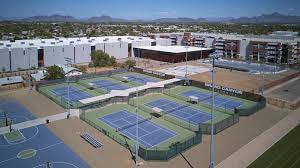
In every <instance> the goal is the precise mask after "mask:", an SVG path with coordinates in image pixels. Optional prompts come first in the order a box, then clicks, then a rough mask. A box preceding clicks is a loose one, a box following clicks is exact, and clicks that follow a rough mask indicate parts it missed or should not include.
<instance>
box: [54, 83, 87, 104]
mask: <svg viewBox="0 0 300 168" xmlns="http://www.w3.org/2000/svg"><path fill="white" fill-rule="evenodd" d="M68 90H69V89H68V86H63V87H58V88H53V89H51V91H52V93H53V94H54V95H55V96H60V97H62V98H63V99H64V100H66V101H68ZM90 97H92V96H91V95H90V94H88V93H87V92H84V91H82V90H79V89H78V88H76V87H74V86H70V101H71V102H78V101H79V100H81V99H86V98H90Z"/></svg>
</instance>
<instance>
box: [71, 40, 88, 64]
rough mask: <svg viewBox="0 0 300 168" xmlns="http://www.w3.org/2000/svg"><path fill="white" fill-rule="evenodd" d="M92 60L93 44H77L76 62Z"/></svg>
mask: <svg viewBox="0 0 300 168" xmlns="http://www.w3.org/2000/svg"><path fill="white" fill-rule="evenodd" d="M89 62H91V45H90V44H78V45H75V63H89Z"/></svg>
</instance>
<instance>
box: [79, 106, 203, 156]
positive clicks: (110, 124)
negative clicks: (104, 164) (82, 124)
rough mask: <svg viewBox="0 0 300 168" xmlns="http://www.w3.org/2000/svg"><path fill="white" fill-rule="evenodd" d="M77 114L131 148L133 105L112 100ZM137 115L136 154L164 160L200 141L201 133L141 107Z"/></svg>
mask: <svg viewBox="0 0 300 168" xmlns="http://www.w3.org/2000/svg"><path fill="white" fill-rule="evenodd" d="M81 118H82V119H83V120H85V121H86V122H87V123H88V124H90V125H91V126H93V127H95V128H96V129H98V130H99V131H101V132H103V133H104V134H105V135H107V136H109V137H110V138H112V139H113V140H115V141H116V142H118V143H119V144H121V145H123V146H125V147H127V148H129V149H131V150H132V151H134V149H135V144H136V139H137V138H136V137H137V136H136V132H135V128H136V122H135V121H136V120H135V119H136V113H135V107H133V106H130V105H126V104H114V105H110V106H105V107H103V108H101V109H98V110H96V111H92V112H87V113H83V114H82V116H81ZM138 119H139V120H140V121H141V122H137V123H138V126H139V133H138V140H139V142H140V149H139V155H140V156H141V157H142V158H143V159H145V160H168V159H169V158H171V157H174V156H175V155H177V154H178V153H179V152H181V151H183V150H185V149H188V148H189V147H192V146H194V145H196V144H198V143H200V142H201V133H198V134H196V133H195V132H192V131H189V130H187V129H184V128H182V127H179V126H177V125H175V124H172V123H170V122H166V121H165V120H163V119H162V118H156V117H153V116H151V115H150V114H148V113H146V112H144V111H142V110H138ZM144 119H146V120H144ZM148 119H149V120H148ZM143 120H144V121H145V122H143ZM127 125H129V126H127ZM117 130H118V131H117Z"/></svg>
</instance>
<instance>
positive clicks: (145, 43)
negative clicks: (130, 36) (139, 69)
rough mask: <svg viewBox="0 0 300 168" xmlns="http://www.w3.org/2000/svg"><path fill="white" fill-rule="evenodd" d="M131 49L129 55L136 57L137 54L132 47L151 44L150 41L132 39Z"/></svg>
mask: <svg viewBox="0 0 300 168" xmlns="http://www.w3.org/2000/svg"><path fill="white" fill-rule="evenodd" d="M131 46H132V49H131V57H137V55H136V56H135V55H134V54H135V53H134V51H133V48H135V47H140V46H151V42H150V41H133V42H132V43H131Z"/></svg>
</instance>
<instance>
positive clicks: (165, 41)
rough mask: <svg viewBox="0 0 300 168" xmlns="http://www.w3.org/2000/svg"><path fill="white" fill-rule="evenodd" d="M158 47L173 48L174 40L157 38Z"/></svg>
mask: <svg viewBox="0 0 300 168" xmlns="http://www.w3.org/2000/svg"><path fill="white" fill-rule="evenodd" d="M156 45H157V46H171V45H172V40H171V39H167V38H156Z"/></svg>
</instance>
